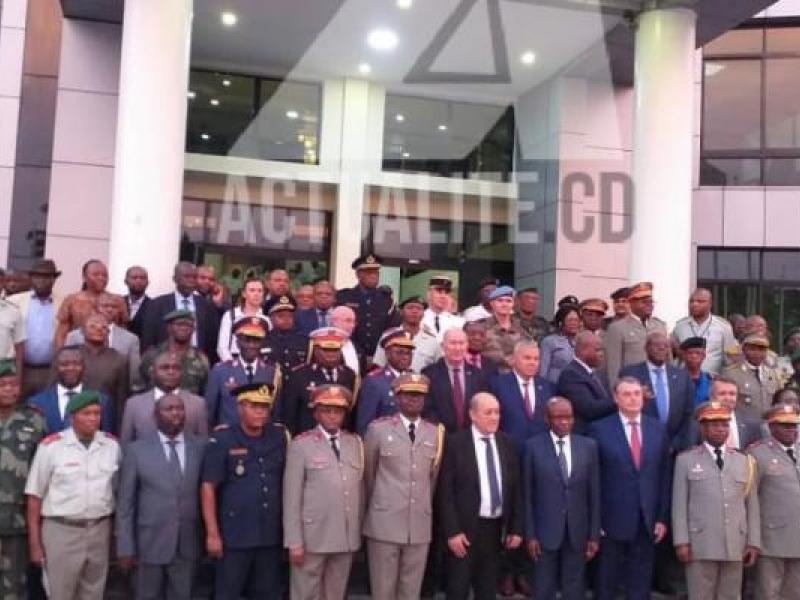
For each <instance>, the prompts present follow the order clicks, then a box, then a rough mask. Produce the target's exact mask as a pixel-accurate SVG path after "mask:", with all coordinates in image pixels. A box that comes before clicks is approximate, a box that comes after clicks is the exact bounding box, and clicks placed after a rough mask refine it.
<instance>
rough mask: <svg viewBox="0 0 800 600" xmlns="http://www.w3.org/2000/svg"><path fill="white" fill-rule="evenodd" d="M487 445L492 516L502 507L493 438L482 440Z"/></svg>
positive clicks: (487, 468)
mask: <svg viewBox="0 0 800 600" xmlns="http://www.w3.org/2000/svg"><path fill="white" fill-rule="evenodd" d="M481 439H482V440H483V442H484V443H485V444H486V472H487V473H488V474H489V499H490V502H491V508H492V514H493V515H494V514H497V511H498V509H499V508H500V506H501V503H502V501H501V500H500V483H499V482H498V481H497V468H496V467H495V464H494V451H493V450H492V442H491V438H488V437H484V438H481Z"/></svg>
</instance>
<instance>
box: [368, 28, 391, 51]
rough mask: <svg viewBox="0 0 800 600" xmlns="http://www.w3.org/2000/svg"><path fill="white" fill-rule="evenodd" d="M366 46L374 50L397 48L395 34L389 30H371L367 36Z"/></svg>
mask: <svg viewBox="0 0 800 600" xmlns="http://www.w3.org/2000/svg"><path fill="white" fill-rule="evenodd" d="M367 44H369V45H370V48H373V49H375V50H393V49H394V48H395V46H397V34H396V33H395V32H394V31H392V30H391V29H373V30H372V31H370V32H369V35H368V36H367Z"/></svg>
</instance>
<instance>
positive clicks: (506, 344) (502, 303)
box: [483, 285, 531, 373]
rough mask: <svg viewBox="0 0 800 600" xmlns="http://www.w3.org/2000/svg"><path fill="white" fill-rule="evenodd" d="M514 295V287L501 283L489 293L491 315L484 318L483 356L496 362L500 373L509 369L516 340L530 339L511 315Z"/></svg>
mask: <svg viewBox="0 0 800 600" xmlns="http://www.w3.org/2000/svg"><path fill="white" fill-rule="evenodd" d="M515 295H516V292H515V290H514V288H512V287H511V286H508V285H501V286H500V287H499V288H497V289H496V290H494V291H493V292H492V293H491V294H489V300H490V302H491V305H492V316H491V317H490V318H489V319H487V320H486V346H485V347H484V350H483V356H485V357H486V358H489V359H491V360H493V361H494V362H496V363H497V367H498V369H499V370H500V372H502V373H507V372H508V371H510V370H511V356H512V355H513V354H514V347H515V346H516V345H517V342H520V341H522V340H530V339H531V338H530V337H529V336H528V334H526V333H525V332H524V331H523V330H522V326H521V325H520V324H519V321H518V320H517V319H516V317H514V316H513V312H514V296H515Z"/></svg>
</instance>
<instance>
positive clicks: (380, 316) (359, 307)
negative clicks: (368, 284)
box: [336, 286, 400, 358]
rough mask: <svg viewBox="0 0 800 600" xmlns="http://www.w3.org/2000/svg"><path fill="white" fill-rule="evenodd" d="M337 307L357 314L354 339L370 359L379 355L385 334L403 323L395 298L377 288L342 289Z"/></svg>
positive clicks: (337, 295)
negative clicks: (379, 347)
mask: <svg viewBox="0 0 800 600" xmlns="http://www.w3.org/2000/svg"><path fill="white" fill-rule="evenodd" d="M336 304H338V305H343V306H348V307H350V308H351V309H353V312H355V313H356V328H355V331H353V335H352V336H351V338H350V339H352V340H353V343H354V344H355V345H356V347H357V348H358V349H359V350H360V351H361V352H363V353H364V354H365V355H367V356H368V357H370V358H371V357H372V356H374V355H375V349H376V348H377V347H378V340H379V339H380V337H381V335H382V334H383V332H384V331H386V330H387V329H389V328H390V327H395V326H397V325H399V324H400V316H399V314H398V313H397V309H396V307H395V304H394V301H393V300H392V297H391V296H390V295H389V294H387V293H385V292H383V291H381V290H379V289H377V288H373V289H367V288H363V287H361V286H356V287H353V288H346V289H343V290H339V291H338V292H336Z"/></svg>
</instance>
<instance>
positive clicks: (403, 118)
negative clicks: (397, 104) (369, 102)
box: [394, 113, 406, 123]
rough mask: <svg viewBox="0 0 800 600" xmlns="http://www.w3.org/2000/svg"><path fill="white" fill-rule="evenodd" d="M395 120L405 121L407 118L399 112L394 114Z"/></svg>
mask: <svg viewBox="0 0 800 600" xmlns="http://www.w3.org/2000/svg"><path fill="white" fill-rule="evenodd" d="M394 120H395V121H397V122H398V123H402V122H403V121H405V120H406V118H405V116H403V115H401V114H399V113H398V114H396V115H395V116H394Z"/></svg>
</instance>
